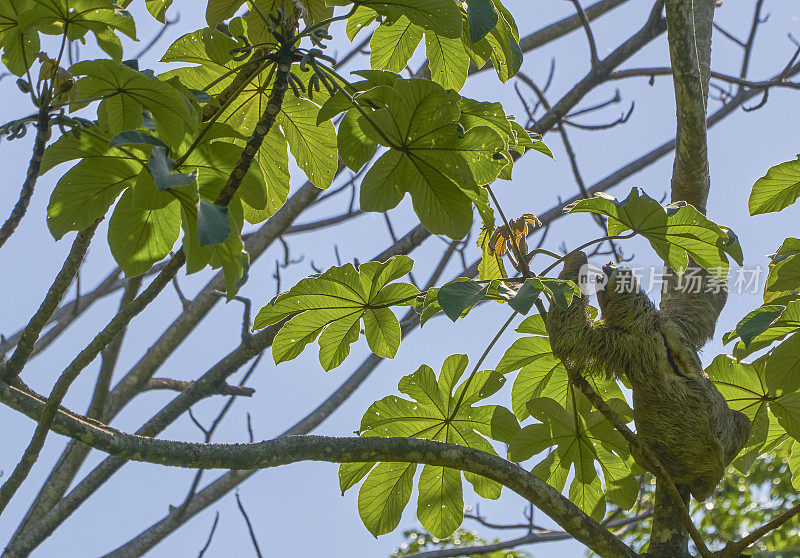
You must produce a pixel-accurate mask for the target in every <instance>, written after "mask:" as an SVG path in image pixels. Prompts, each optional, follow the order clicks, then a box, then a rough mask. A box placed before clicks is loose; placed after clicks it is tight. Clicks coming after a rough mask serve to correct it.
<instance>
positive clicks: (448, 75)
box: [425, 32, 469, 91]
mask: <svg viewBox="0 0 800 558" xmlns="http://www.w3.org/2000/svg"><path fill="white" fill-rule="evenodd" d="M425 51H426V53H427V55H428V63H429V64H430V69H431V79H432V80H433V81H435V82H436V83H438V84H439V85H441V86H442V87H444V88H445V89H452V90H453V91H460V90H461V88H462V87H464V83H466V81H467V72H468V70H469V55H468V54H467V52H466V51H465V50H464V45H463V44H462V42H461V40H460V39H451V38H449V37H443V36H441V35H437V34H435V33H430V32H428V33H425Z"/></svg>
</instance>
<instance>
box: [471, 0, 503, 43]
mask: <svg viewBox="0 0 800 558" xmlns="http://www.w3.org/2000/svg"><path fill="white" fill-rule="evenodd" d="M467 6H468V13H469V18H468V21H469V40H470V41H472V42H473V43H477V42H478V41H480V40H481V39H483V38H484V37H485V36H486V34H487V33H489V31H491V30H492V29H494V28H495V26H496V25H497V22H498V21H499V19H500V18H498V17H497V12H496V11H495V10H494V6H493V5H492V3H491V2H490V0H467Z"/></svg>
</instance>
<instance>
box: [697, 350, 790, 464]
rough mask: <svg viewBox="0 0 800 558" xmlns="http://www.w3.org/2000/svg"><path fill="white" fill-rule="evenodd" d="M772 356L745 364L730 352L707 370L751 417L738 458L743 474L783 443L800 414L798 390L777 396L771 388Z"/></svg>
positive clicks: (732, 402)
mask: <svg viewBox="0 0 800 558" xmlns="http://www.w3.org/2000/svg"><path fill="white" fill-rule="evenodd" d="M768 358H769V357H768V356H767V357H761V358H759V359H757V360H756V361H754V362H753V363H752V364H745V363H743V362H740V361H738V360H736V359H735V358H733V357H731V356H729V355H719V356H718V357H716V358H715V359H714V361H713V362H712V363H711V364H710V365H709V366H708V367H707V368H706V370H705V371H706V374H708V377H709V378H711V380H712V381H713V382H714V384H715V385H716V386H717V388H718V389H719V391H720V393H722V395H723V396H724V397H725V399H726V400H727V401H728V405H729V406H730V408H731V409H733V410H736V411H741V412H742V413H744V414H745V415H747V418H749V419H750V422H751V429H750V438H749V439H748V441H747V444H746V445H745V447H744V448H743V449H742V450H741V452H740V455H739V457H738V458H737V459H736V461H734V465H735V466H736V468H737V469H739V470H740V471H742V472H743V473H746V472H747V470H748V469H749V468H750V467H751V466H752V464H753V462H754V461H755V459H756V458H757V457H758V456H759V455H761V454H762V453H764V452H768V451H772V449H774V448H775V447H776V446H777V445H779V444H780V443H782V442H783V441H784V440H785V439H786V434H787V430H789V428H791V427H792V425H797V424H798V418H799V417H800V409H799V408H797V406H796V403H797V393H796V392H794V393H788V394H784V395H776V394H775V393H774V392H772V391H771V390H770V389H769V388H768V387H767V386H768V382H767V379H766V376H765V368H766V365H767V363H768ZM787 424H788V425H789V426H788V427H787ZM790 434H791V432H790Z"/></svg>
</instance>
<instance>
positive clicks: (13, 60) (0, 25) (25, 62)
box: [0, 0, 39, 76]
mask: <svg viewBox="0 0 800 558" xmlns="http://www.w3.org/2000/svg"><path fill="white" fill-rule="evenodd" d="M33 6H34V3H33V0H5V1H3V2H0V48H2V49H3V56H2V60H3V64H5V66H6V68H8V71H10V72H11V73H12V74H14V75H16V76H21V75H23V74H24V73H25V72H26V71H27V70H28V69H29V68H30V67H31V65H32V64H33V61H34V60H36V57H37V55H38V54H39V33H38V32H37V29H36V27H35V26H32V25H31V21H30V20H31V8H32V7H33Z"/></svg>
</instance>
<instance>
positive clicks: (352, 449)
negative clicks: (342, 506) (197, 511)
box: [0, 384, 636, 558]
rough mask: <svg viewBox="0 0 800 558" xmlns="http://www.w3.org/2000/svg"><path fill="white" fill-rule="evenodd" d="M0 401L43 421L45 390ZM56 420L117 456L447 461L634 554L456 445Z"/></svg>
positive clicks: (550, 496)
mask: <svg viewBox="0 0 800 558" xmlns="http://www.w3.org/2000/svg"><path fill="white" fill-rule="evenodd" d="M0 400H2V401H3V402H4V403H6V404H8V405H9V406H11V407H12V408H14V409H16V410H17V411H20V412H22V413H24V414H26V415H28V416H29V417H31V418H33V419H34V420H40V417H41V416H42V414H43V411H44V407H45V403H44V402H43V400H42V398H41V396H36V395H34V394H32V393H31V392H25V391H22V390H21V389H19V388H14V387H12V386H9V385H7V384H0ZM40 422H41V420H40ZM51 426H52V428H53V430H54V431H56V432H58V433H59V434H63V435H65V436H69V437H71V438H75V439H76V440H79V441H81V442H83V443H84V444H87V445H91V446H92V447H94V448H96V449H99V450H101V451H103V452H106V453H108V454H110V455H112V456H114V457H116V458H118V459H124V460H128V461H142V462H147V463H154V464H157V465H167V466H172V467H189V468H193V469H238V470H247V469H266V468H271V467H279V466H281V465H288V464H290V463H298V462H301V461H326V462H330V463H356V462H362V461H398V462H413V463H424V464H427V465H438V466H444V467H450V468H454V469H458V470H462V471H468V472H471V473H475V474H478V475H482V476H485V477H487V478H490V479H492V480H494V481H496V482H499V483H500V484H502V485H504V486H506V487H508V488H510V489H511V490H513V491H514V492H516V493H517V494H519V495H520V496H522V497H523V498H525V499H526V500H528V501H530V502H532V503H533V504H534V505H535V506H536V507H537V508H539V509H540V510H542V511H543V512H544V513H546V514H547V515H548V516H549V517H550V518H551V519H553V520H554V521H555V522H556V523H558V524H559V525H560V526H561V527H562V528H564V530H566V531H568V532H570V533H571V534H572V535H573V536H574V537H575V538H576V539H577V540H579V541H581V542H582V543H583V544H585V545H586V546H587V547H588V548H590V549H592V550H594V551H595V552H597V553H598V554H600V555H601V556H607V557H616V556H620V557H626V558H632V557H634V556H636V553H635V552H633V550H631V549H630V548H629V547H628V546H627V545H625V544H624V543H623V542H622V541H620V540H619V539H617V538H616V537H615V536H614V535H612V534H611V533H610V532H608V531H607V530H606V529H605V528H604V527H603V526H602V525H600V524H598V523H597V522H596V521H594V520H593V519H592V518H590V517H589V516H588V515H586V514H585V513H584V512H583V511H581V510H580V508H578V507H577V506H576V505H575V504H573V503H572V502H570V501H569V500H568V499H567V498H565V497H564V496H562V495H561V493H559V492H558V491H557V490H555V489H554V488H552V487H551V486H550V485H548V484H547V483H546V482H544V481H543V480H541V479H539V478H538V477H536V476H534V475H532V474H531V473H529V472H528V471H526V470H525V469H523V468H522V467H520V466H519V465H516V464H514V463H511V462H509V461H506V460H505V459H503V458H502V457H498V456H496V455H492V454H489V453H485V452H482V451H478V450H475V449H472V448H467V447H462V446H457V445H455V444H444V443H441V442H435V441H430V440H420V439H415V438H369V437H367V438H334V437H327V436H287V437H283V438H277V439H275V440H269V441H264V442H258V443H253V444H197V443H189V442H174V441H168V440H159V439H154V438H149V437H143V436H136V435H133V434H126V433H123V432H120V431H118V430H114V429H112V428H108V427H105V426H100V425H97V424H94V423H91V422H89V421H88V420H87V419H86V418H85V417H80V416H78V415H75V414H72V413H69V412H68V411H64V410H59V411H57V412H56V413H55V416H54V420H53V421H52V423H51ZM9 556H13V554H9Z"/></svg>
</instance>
